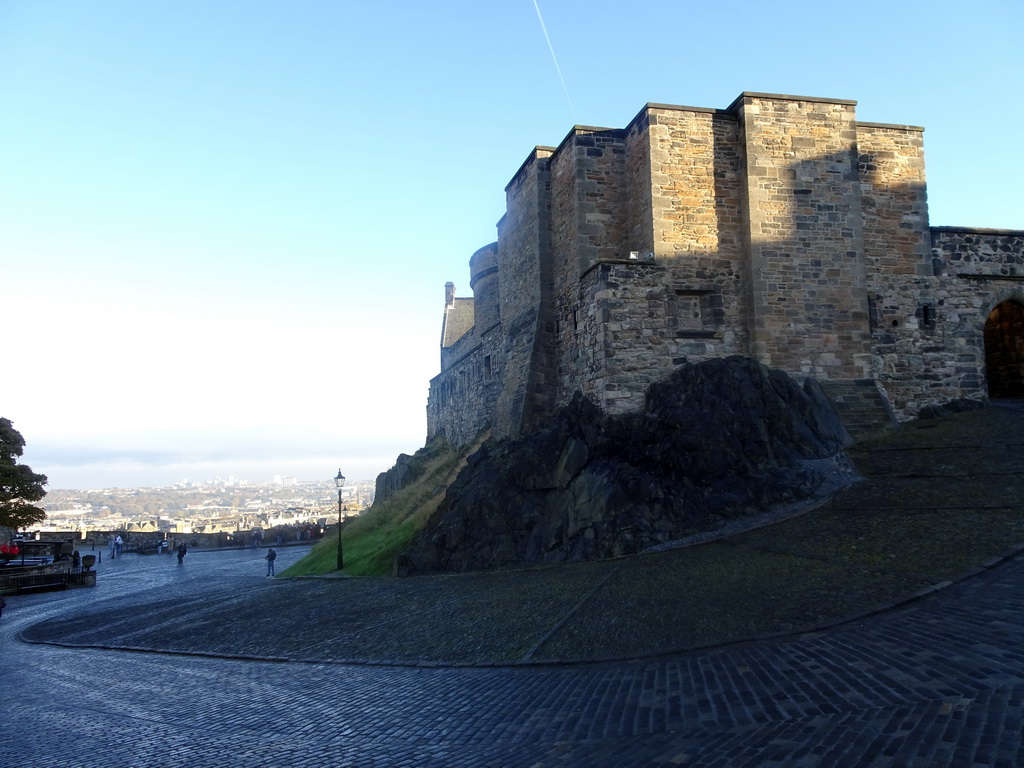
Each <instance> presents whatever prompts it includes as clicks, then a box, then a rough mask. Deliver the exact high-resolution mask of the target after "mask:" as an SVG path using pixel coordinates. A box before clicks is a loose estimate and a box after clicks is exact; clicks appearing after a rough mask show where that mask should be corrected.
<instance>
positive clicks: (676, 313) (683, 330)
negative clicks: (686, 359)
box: [667, 288, 724, 338]
mask: <svg viewBox="0 0 1024 768" xmlns="http://www.w3.org/2000/svg"><path fill="white" fill-rule="evenodd" d="M723 315H724V310H723V306H722V296H721V294H720V293H718V292H717V291H715V290H713V289H710V288H676V289H675V291H674V293H673V295H672V296H670V297H669V307H668V318H667V319H668V323H669V326H670V327H673V328H675V332H676V337H677V338H706V337H709V336H713V335H714V334H715V331H716V330H717V329H718V328H719V327H720V326H721V325H722V322H723V320H724V317H723Z"/></svg>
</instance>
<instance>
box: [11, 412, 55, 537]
mask: <svg viewBox="0 0 1024 768" xmlns="http://www.w3.org/2000/svg"><path fill="white" fill-rule="evenodd" d="M24 448H25V438H23V437H22V436H21V433H20V432H18V430H16V429H15V428H14V424H12V423H11V420H10V419H3V418H0V528H13V529H18V528H22V527H24V526H26V525H33V524H34V523H38V522H42V520H44V519H45V518H46V512H45V511H44V510H43V509H42V508H40V507H33V506H32V505H31V504H30V503H29V502H32V501H39V500H40V499H41V498H43V496H45V495H46V489H45V488H43V486H44V485H46V475H40V474H37V473H36V472H33V471H32V469H31V468H30V467H28V466H27V465H25V464H19V463H18V457H19V456H21V454H22V451H23V449H24Z"/></svg>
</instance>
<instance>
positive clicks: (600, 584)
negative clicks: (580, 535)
mask: <svg viewBox="0 0 1024 768" xmlns="http://www.w3.org/2000/svg"><path fill="white" fill-rule="evenodd" d="M625 564H626V560H625V559H623V560H622V561H621V562H620V563H619V564H618V565H616V566H615V567H614V568H613V569H612V570H611V571H609V572H608V575H607V576H605V577H604V578H603V579H601V581H599V582H598V583H597V584H596V585H595V586H594V588H593V589H592V590H590V591H589V592H587V594H586V595H584V596H583V597H582V598H581V599H580V601H579V602H578V603H576V605H574V606H573V607H572V609H571V610H570V611H569V612H568V613H567V614H565V616H563V617H562V618H561V620H560V621H558V622H557V623H556V624H555V625H554V626H553V627H551V629H549V630H548V631H547V632H545V633H544V635H543V636H542V637H541V639H540V640H538V641H537V644H536V645H534V646H533V648H531V649H530V650H528V651H527V652H526V655H525V656H523V658H521V659H520V660H519V663H520V664H526V663H529V662H531V661H533V655H534V654H535V653H536V652H537V651H538V650H540V647H541V646H542V645H544V643H546V642H547V641H548V640H550V639H551V637H552V636H553V635H554V634H555V633H556V632H557V631H558V630H560V629H561V628H562V627H564V626H565V623H566V622H567V621H569V619H571V618H572V617H573V615H575V613H576V612H577V611H578V610H579V609H580V608H582V607H583V606H584V604H586V603H587V602H588V601H589V600H590V598H592V597H593V596H594V595H595V594H596V593H597V591H598V590H599V589H601V588H602V587H603V586H604V585H605V584H607V583H608V580H609V579H611V577H612V576H614V575H615V574H617V573H618V572H619V571H620V570H622V566H623V565H625Z"/></svg>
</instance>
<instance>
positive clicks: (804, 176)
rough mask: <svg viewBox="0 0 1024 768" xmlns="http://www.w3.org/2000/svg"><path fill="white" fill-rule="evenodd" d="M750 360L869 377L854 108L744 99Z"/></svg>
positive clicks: (817, 374)
mask: <svg viewBox="0 0 1024 768" xmlns="http://www.w3.org/2000/svg"><path fill="white" fill-rule="evenodd" d="M736 108H737V109H738V110H739V112H740V119H741V125H742V132H743V143H744V148H745V155H746V169H745V170H746V184H745V193H746V206H745V207H746V211H747V216H746V223H747V232H748V237H747V243H748V249H749V265H750V291H751V302H750V306H751V308H752V313H751V319H752V334H753V352H754V355H755V356H756V357H757V358H758V359H759V360H760V361H761V362H763V363H765V364H766V365H770V366H773V367H776V368H782V369H783V370H786V371H789V372H793V373H800V374H804V375H808V376H813V377H814V378H818V379H857V378H865V377H868V376H870V368H869V366H870V359H869V349H870V338H869V331H868V307H867V296H866V286H865V273H864V263H863V250H864V245H863V233H862V214H861V199H860V197H861V193H860V187H859V184H858V178H857V164H856V160H857V155H856V142H857V128H856V122H855V120H856V115H855V110H854V102H849V101H830V100H818V99H799V100H797V99H794V98H784V97H783V98H776V97H772V96H766V95H763V94H745V95H743V96H741V97H740V99H739V100H738V103H737V104H736Z"/></svg>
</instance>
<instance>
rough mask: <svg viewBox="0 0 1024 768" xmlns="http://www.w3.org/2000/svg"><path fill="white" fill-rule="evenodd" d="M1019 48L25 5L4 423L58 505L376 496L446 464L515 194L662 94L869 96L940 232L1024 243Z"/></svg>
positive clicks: (929, 34)
mask: <svg viewBox="0 0 1024 768" xmlns="http://www.w3.org/2000/svg"><path fill="white" fill-rule="evenodd" d="M538 10H539V11H540V12H541V13H542V14H543V22H544V24H543V28H542V25H541V23H540V19H539V18H538V13H537V11H538ZM1022 26H1024V4H1021V3H1019V2H1018V1H1017V0H1012V1H1011V0H979V2H975V3H972V4H971V5H970V6H968V7H964V6H962V5H959V4H954V3H952V2H948V1H947V0H936V1H935V2H932V3H928V4H918V3H906V4H900V3H888V2H881V1H880V0H865V1H864V2H862V3H859V4H858V6H857V8H856V11H855V12H854V13H851V10H850V8H849V7H847V6H844V5H841V4H829V3H820V2H811V1H810V0H807V1H806V2H803V1H800V2H793V3H790V4H788V5H787V6H785V7H784V8H780V7H778V6H773V5H770V4H764V3H753V2H738V3H722V4H717V5H714V4H696V3H680V2H677V1H676V0H637V2H635V3H633V4H632V5H630V7H629V9H628V12H624V11H623V7H622V5H621V3H618V2H614V3H613V2H609V1H608V0H594V1H593V2H590V3H588V4H587V5H586V6H585V8H584V7H583V6H581V5H579V4H574V3H554V2H551V1H550V0H539V1H538V2H537V3H536V4H535V3H534V2H532V1H531V0H524V1H523V2H518V3H515V2H514V3H492V4H486V3H485V4H481V3H478V2H469V0H453V2H450V3H446V4H443V5H442V6H440V7H439V6H434V5H430V4H423V3H413V2H407V1H405V0H399V2H398V3H397V4H396V3H391V4H378V5H374V4H362V5H353V4H348V3H332V2H324V0H310V2H303V3H297V4H287V3H279V2H273V1H272V0H252V2H247V3H245V4H234V3H206V2H198V1H197V0H174V2H171V0H149V1H148V2H145V3H138V2H130V1H129V0H109V2H106V1H105V2H102V3H82V2H77V0H48V1H47V2H45V3H38V2H31V1H30V0H0V103H3V104H4V112H5V116H6V117H5V119H4V120H3V121H0V146H2V147H4V150H3V181H2V182H0V259H2V260H3V264H4V273H3V281H4V309H5V317H6V318H7V319H8V326H7V328H8V331H7V333H6V334H5V338H4V351H5V360H6V361H7V370H8V373H6V374H5V376H4V380H3V382H2V384H0V417H5V418H8V419H11V420H12V421H13V423H14V426H15V428H16V429H18V430H19V431H20V432H21V434H22V435H23V436H24V438H25V440H26V450H25V455H24V457H23V459H24V461H25V463H27V464H29V465H30V466H31V467H32V468H33V470H35V471H37V472H41V473H43V474H46V475H47V476H48V477H49V487H50V488H93V487H103V486H110V487H161V486H163V485H167V484H171V483H173V482H175V481H176V480H178V479H180V478H181V477H207V476H210V477H212V476H214V475H217V474H221V475H227V474H234V475H236V476H244V477H246V478H247V479H249V480H251V481H261V480H264V481H265V480H266V479H268V478H270V477H273V475H275V474H282V475H284V474H287V475H293V476H295V477H298V478H300V479H303V480H315V479H318V478H323V479H329V478H331V477H333V476H334V474H335V473H336V472H337V470H338V467H339V466H340V467H341V468H342V470H343V472H344V473H345V475H346V476H347V477H351V478H373V477H375V476H376V475H377V474H378V473H380V472H382V471H384V470H386V469H387V468H388V467H390V466H392V465H393V464H394V461H395V459H396V457H397V456H398V454H400V453H413V452H415V451H416V450H417V449H418V448H420V447H421V446H422V445H423V443H424V440H425V438H426V416H425V408H426V400H427V392H428V383H429V380H430V379H431V377H433V376H435V375H436V374H437V373H438V371H439V349H438V348H439V341H440V330H441V313H442V308H443V299H444V284H445V283H446V282H447V281H449V280H451V281H454V282H455V284H456V291H457V295H459V296H464V297H466V296H470V295H471V290H470V287H469V285H468V279H467V278H466V276H467V274H468V268H467V263H468V260H469V258H470V256H471V255H472V254H473V253H474V252H475V251H476V250H477V249H479V248H480V247H482V246H485V245H487V244H488V243H490V242H492V241H494V240H495V239H496V224H497V222H498V221H499V219H500V218H501V216H502V215H503V214H504V212H505V205H504V188H505V185H506V184H507V183H508V182H509V180H510V179H511V178H512V177H513V175H514V174H515V172H516V170H517V169H518V168H519V167H520V165H521V164H522V163H523V161H524V160H525V159H526V158H527V156H528V155H529V153H530V152H531V150H532V149H533V148H534V147H535V146H536V145H557V144H558V143H559V142H561V140H562V139H563V138H564V137H565V135H566V134H567V133H568V132H569V131H570V129H571V128H572V126H573V125H574V124H576V123H580V124H584V125H604V126H612V127H615V126H618V127H621V126H624V125H626V124H628V122H629V121H630V120H631V119H632V118H633V117H634V116H635V115H636V114H637V113H638V112H639V111H640V109H641V108H642V107H643V105H644V104H645V103H647V102H660V103H668V104H682V105H697V106H718V107H720V108H725V107H727V106H728V105H729V104H730V103H731V102H732V101H733V99H735V98H736V96H737V95H738V94H740V93H741V92H743V91H762V92H773V93H788V94H797V95H805V96H817V97H824V98H840V99H855V100H857V101H858V106H857V116H858V119H860V120H862V121H865V122H872V121H878V122H884V121H898V122H900V123H904V124H910V125H920V126H924V127H925V129H926V132H925V135H924V142H925V154H926V162H927V168H928V191H929V206H930V215H931V223H932V225H935V226H939V225H960V226H971V227H989V228H1006V229H1024V199H1022V198H1024V193H1022V191H1021V184H1020V180H1021V178H1024V157H1022V156H1021V155H1020V153H1016V152H1014V151H1012V148H1013V147H1015V146H1016V142H1017V139H1018V138H1019V131H1020V128H1019V126H1020V125H1021V124H1022V123H1024V105H1021V103H1020V100H1018V99H1014V98H1012V96H1010V94H1012V93H1014V91H1015V88H1016V86H1017V80H1018V79H1019V75H1020V74H1021V72H1024V47H1022V46H1020V45H1019V41H1018V40H1017V36H1018V34H1019V30H1020V28H1021V27H1022ZM858 30H864V34H863V35H861V34H859V33H858ZM556 59H557V65H556V63H555V60H556ZM609 62H612V63H611V64H610V63H609Z"/></svg>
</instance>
